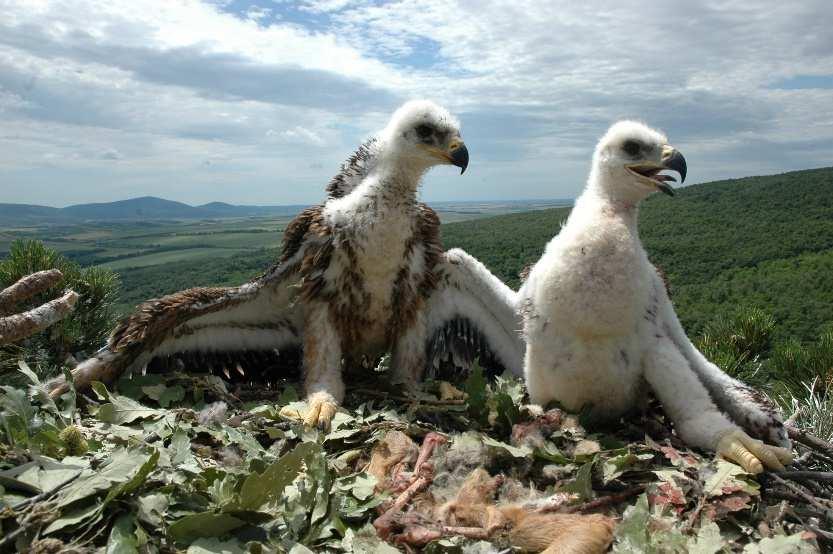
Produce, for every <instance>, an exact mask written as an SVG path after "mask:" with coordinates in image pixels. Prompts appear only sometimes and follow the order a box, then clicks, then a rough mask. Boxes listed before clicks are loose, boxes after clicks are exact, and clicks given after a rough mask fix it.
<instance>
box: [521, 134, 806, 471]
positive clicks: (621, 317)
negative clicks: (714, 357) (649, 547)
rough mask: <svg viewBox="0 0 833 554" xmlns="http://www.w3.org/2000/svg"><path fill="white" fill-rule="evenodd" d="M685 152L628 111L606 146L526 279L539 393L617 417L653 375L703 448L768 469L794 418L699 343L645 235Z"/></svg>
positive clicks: (532, 377)
mask: <svg viewBox="0 0 833 554" xmlns="http://www.w3.org/2000/svg"><path fill="white" fill-rule="evenodd" d="M666 169H670V170H674V171H677V172H678V173H679V174H680V176H681V177H682V179H685V173H686V163H685V159H684V158H683V156H682V155H681V154H680V153H679V152H678V151H677V150H675V149H674V148H672V147H671V146H669V145H668V141H667V139H666V137H665V136H663V135H662V134H661V133H659V132H657V131H655V130H653V129H650V128H648V127H647V126H645V125H643V124H640V123H636V122H632V121H621V122H619V123H616V124H615V125H613V126H612V127H611V128H610V130H608V132H607V133H606V134H605V135H604V137H602V139H601V140H600V141H599V143H598V145H597V146H596V151H595V154H594V157H593V165H592V170H591V172H590V176H589V179H588V182H587V186H586V188H585V190H584V192H583V193H582V195H581V196H580V197H579V198H578V199H577V200H576V203H575V207H574V208H573V210H572V212H571V214H570V216H569V218H568V220H567V222H566V224H565V225H564V227H563V228H562V229H561V231H560V233H559V234H558V235H557V236H556V237H555V238H553V239H552V240H551V241H550V242H549V244H548V245H547V247H546V250H545V252H544V255H543V256H542V257H541V259H540V260H539V261H538V262H537V263H536V264H535V266H534V267H533V268H532V270H531V272H530V274H529V278H528V280H527V281H526V282H525V284H524V286H523V288H522V289H521V291H520V293H519V295H520V303H521V306H522V313H523V316H524V331H525V335H526V340H527V346H526V357H525V360H524V374H525V379H526V383H527V387H528V390H529V394H530V398H531V400H532V401H533V402H534V403H536V404H541V405H544V404H546V403H547V402H549V401H552V400H556V401H558V402H560V403H561V405H562V406H563V407H565V408H567V409H569V410H573V411H578V410H580V409H584V410H588V415H590V416H591V417H595V418H599V419H611V418H616V417H618V416H620V415H622V414H623V413H625V412H626V411H627V410H629V409H630V408H631V407H633V406H634V405H635V404H636V403H637V401H638V400H639V398H640V396H641V395H642V392H643V391H642V385H643V382H644V381H647V384H648V385H649V386H650V387H651V388H652V389H653V391H654V393H655V394H656V395H657V397H658V398H659V400H660V401H661V402H662V404H663V406H664V408H665V410H666V412H667V413H668V415H669V416H670V418H671V419H672V420H673V422H674V425H675V428H676V431H677V433H678V434H679V435H680V437H681V438H682V439H683V440H684V441H686V442H687V443H688V444H690V445H692V446H697V447H701V448H706V449H713V450H716V451H717V452H718V454H720V455H722V456H724V457H726V458H729V459H731V460H733V461H735V462H737V463H739V464H740V465H741V466H742V467H743V468H744V469H745V470H746V471H749V472H752V473H758V472H761V471H763V467H764V466H766V467H768V468H771V469H783V464H784V463H788V462H789V461H790V460H791V454H790V452H789V450H787V449H785V448H778V447H773V446H769V445H766V444H764V443H763V442H762V441H761V440H757V439H754V438H751V437H750V436H749V435H747V434H746V432H744V431H743V430H742V429H741V427H743V428H745V429H746V431H748V432H749V433H750V434H752V435H753V436H755V437H757V438H759V439H764V440H767V441H769V442H771V443H774V444H777V445H781V446H785V447H788V446H789V440H788V439H787V436H786V433H785V430H784V427H783V425H782V423H781V420H780V418H779V416H778V414H777V413H776V411H775V410H774V409H773V408H772V407H771V405H770V404H769V403H768V402H767V401H766V399H765V398H764V397H763V396H762V395H760V394H759V393H757V392H756V391H754V390H753V389H751V388H749V387H747V386H746V385H744V384H742V383H740V382H738V381H737V380H735V379H733V378H731V377H730V376H728V375H727V374H725V373H724V372H723V371H721V370H720V368H718V367H717V366H715V365H714V364H712V363H711V362H709V361H708V360H707V359H706V358H705V357H704V356H703V355H702V354H701V353H700V352H699V351H698V350H697V349H696V348H695V347H694V345H693V344H692V343H691V341H689V339H688V338H687V337H686V335H685V332H684V331H683V328H682V326H681V325H680V323H679V321H678V319H677V316H676V314H675V312H674V307H673V305H672V304H671V301H670V300H669V298H668V294H667V291H666V289H665V286H664V285H663V281H662V279H661V277H660V276H659V274H658V273H657V270H656V269H655V268H654V266H653V265H651V263H650V262H649V261H648V256H647V254H646V252H645V249H644V248H643V247H642V243H641V242H640V240H639V234H638V230H637V215H638V206H639V203H640V202H641V201H642V200H643V199H644V198H646V197H647V196H648V195H650V194H651V193H653V192H656V191H658V190H659V191H662V192H664V193H666V194H669V195H673V189H672V188H671V187H670V185H669V184H668V182H669V181H674V178H673V177H671V176H669V175H664V174H662V173H661V172H662V171H663V170H666Z"/></svg>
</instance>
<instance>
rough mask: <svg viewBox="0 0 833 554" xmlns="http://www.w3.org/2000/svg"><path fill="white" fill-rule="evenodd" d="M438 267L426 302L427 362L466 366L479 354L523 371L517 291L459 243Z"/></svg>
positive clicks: (490, 361) (517, 372) (518, 372)
mask: <svg viewBox="0 0 833 554" xmlns="http://www.w3.org/2000/svg"><path fill="white" fill-rule="evenodd" d="M436 272H437V276H438V282H437V288H436V290H435V291H434V292H433V293H432V295H431V296H430V298H429V299H428V302H427V304H426V321H427V326H428V334H427V337H428V345H427V349H428V356H427V359H428V363H429V366H431V367H432V368H433V369H434V370H436V369H438V368H439V367H440V365H441V364H442V363H443V362H446V361H450V362H452V363H453V364H454V365H455V366H457V367H469V366H470V365H471V364H472V362H473V361H474V360H475V359H478V358H479V359H480V360H481V362H485V363H486V364H487V365H499V366H502V367H503V368H504V369H508V370H509V371H511V372H512V373H514V374H515V375H518V376H522V375H523V356H524V343H523V339H522V338H521V327H522V321H521V318H520V315H519V313H518V305H517V304H518V295H517V293H516V292H515V291H513V290H512V289H510V288H509V287H507V286H506V285H505V284H504V283H503V282H502V281H501V280H500V279H498V278H497V277H495V276H494V275H493V274H492V273H491V272H490V271H489V270H488V269H486V266H484V265H483V264H482V263H480V262H479V261H478V260H477V259H475V258H474V257H472V256H470V255H469V254H467V253H466V252H464V251H463V250H460V249H459V248H455V249H452V250H449V251H447V252H445V253H444V254H443V255H442V258H441V260H440V262H439V263H438V264H437V266H436ZM494 362H497V364H494Z"/></svg>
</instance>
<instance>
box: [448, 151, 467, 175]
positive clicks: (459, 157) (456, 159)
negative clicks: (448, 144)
mask: <svg viewBox="0 0 833 554" xmlns="http://www.w3.org/2000/svg"><path fill="white" fill-rule="evenodd" d="M451 163H452V164H454V165H456V166H457V167H459V168H460V175H462V174H463V173H465V172H466V168H467V167H468V166H469V150H468V148H466V145H465V144H461V145H460V146H458V147H457V148H455V149H454V150H452V151H451Z"/></svg>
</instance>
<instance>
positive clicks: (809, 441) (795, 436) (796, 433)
mask: <svg viewBox="0 0 833 554" xmlns="http://www.w3.org/2000/svg"><path fill="white" fill-rule="evenodd" d="M785 427H786V429H787V433H788V434H789V436H790V438H791V439H792V440H794V441H796V442H800V443H801V444H803V445H805V446H810V447H812V448H815V449H818V450H822V451H824V453H825V454H827V455H828V456H833V444H830V443H829V442H827V441H826V440H823V439H820V438H818V437H817V436H815V435H811V434H810V433H808V432H806V431H802V430H801V429H799V428H797V427H792V426H790V425H787V426H785Z"/></svg>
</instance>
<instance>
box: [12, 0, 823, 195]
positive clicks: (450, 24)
mask: <svg viewBox="0 0 833 554" xmlns="http://www.w3.org/2000/svg"><path fill="white" fill-rule="evenodd" d="M0 7H2V9H0V202H17V203H30V204H42V205H49V206H58V207H60V206H65V205H69V204H78V203H87V202H109V201H114V200H122V199H127V198H133V197H140V196H146V195H152V196H158V197H162V198H166V199H171V200H177V201H182V202H185V203H188V204H191V205H198V204H203V203H206V202H212V201H223V202H228V203H231V204H261V205H267V204H269V205H288V204H310V203H313V202H316V201H319V200H320V199H321V198H322V197H323V189H324V185H325V184H326V182H327V181H328V180H329V178H330V177H331V176H332V175H333V174H334V173H335V172H336V171H337V169H338V166H339V164H340V163H341V162H342V161H343V160H344V158H346V157H347V156H348V155H349V154H350V153H351V152H352V151H353V150H354V149H355V148H356V146H357V145H358V144H359V143H360V142H361V141H362V140H363V139H364V138H366V137H367V136H369V135H370V134H372V133H373V132H374V131H375V130H377V129H379V128H380V127H381V126H382V125H384V123H385V121H386V119H387V117H388V115H389V114H390V112H391V111H392V110H393V109H394V108H395V107H396V106H397V105H398V104H399V103H401V102H403V101H404V100H406V99H409V98H414V97H428V98H432V99H434V100H436V101H438V102H440V103H442V104H444V105H446V106H447V107H449V109H451V110H452V111H454V112H455V113H456V114H457V115H458V116H459V117H460V119H461V120H462V123H463V134H464V138H465V139H466V142H467V144H468V146H469V149H470V151H471V155H472V163H471V165H470V167H469V170H468V171H467V172H466V174H465V175H464V176H462V177H460V176H459V175H457V173H456V172H455V171H453V170H452V169H451V168H438V169H435V170H433V171H432V172H431V173H429V175H428V177H427V179H426V184H425V186H424V188H423V196H424V198H425V199H426V200H428V201H454V200H510V199H540V198H569V197H574V196H575V195H576V194H577V193H578V191H579V190H580V189H581V188H582V186H583V183H584V179H585V175H586V172H587V169H588V167H589V160H590V156H591V153H592V149H593V146H594V144H595V141H596V139H597V138H598V137H599V136H600V135H601V134H602V133H603V132H604V130H605V129H606V128H607V126H608V125H609V124H610V123H611V122H612V121H614V120H616V119H619V118H622V117H630V118H637V119H641V120H644V121H646V122H648V123H650V124H651V125H653V126H657V127H660V128H662V129H663V130H665V131H666V132H667V133H668V135H669V137H670V139H671V141H672V142H673V143H674V144H675V145H676V146H677V147H678V148H679V149H680V150H681V151H683V152H684V153H685V155H686V158H687V159H688V161H689V176H690V177H689V179H690V182H702V181H711V180H716V179H724V178H730V177H741V176H747V175H761V174H770V173H778V172H782V171H787V170H793V169H804V168H810V167H819V166H825V165H830V160H831V159H833V34H831V33H830V32H829V30H830V28H831V27H833V8H831V6H830V3H829V0H808V1H805V2H800V3H799V2H795V3H782V2H777V1H771V0H766V1H753V0H740V1H737V2H732V3H730V4H727V3H725V2H717V1H703V0H697V1H692V2H686V3H669V2H662V1H659V0H656V1H653V2H641V1H640V2H637V1H624V2H618V3H616V5H615V6H612V7H611V6H610V5H608V3H606V2H602V1H601V0H591V1H589V2H583V3H581V4H580V5H576V4H575V3H571V2H566V1H565V2H548V3H539V2H512V3H508V2H488V3H482V2H463V1H461V2H449V1H446V0H444V1H439V0H418V1H411V2H377V1H369V0H358V1H352V0H304V1H300V2H285V1H281V0H273V1H270V0H262V1H240V0H234V1H229V0H213V1H210V0H183V1H179V2H170V1H169V0H141V1H128V0H109V1H106V2H105V1H96V0H73V1H69V0H67V1H61V0H0Z"/></svg>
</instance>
